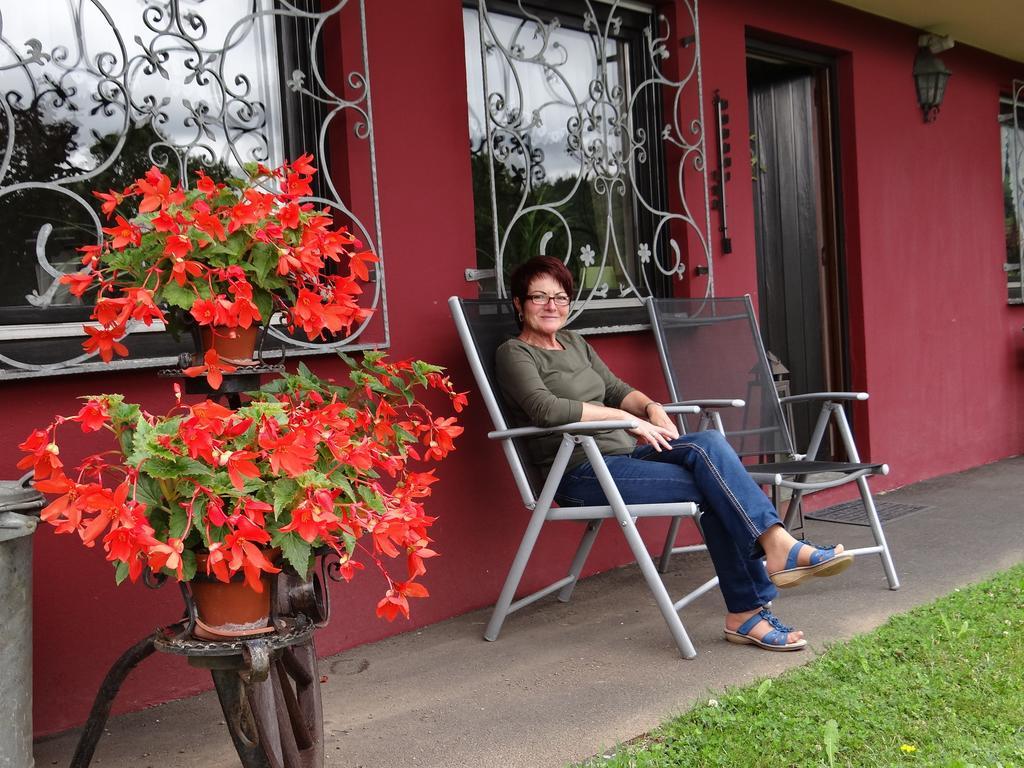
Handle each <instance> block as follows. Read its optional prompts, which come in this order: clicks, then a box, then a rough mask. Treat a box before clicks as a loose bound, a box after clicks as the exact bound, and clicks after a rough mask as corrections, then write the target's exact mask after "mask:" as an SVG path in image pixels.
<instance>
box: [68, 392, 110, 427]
mask: <svg viewBox="0 0 1024 768" xmlns="http://www.w3.org/2000/svg"><path fill="white" fill-rule="evenodd" d="M109 418H110V412H109V410H108V407H107V401H106V400H104V399H102V398H91V399H90V400H88V401H87V402H86V404H85V405H83V406H82V409H81V410H80V411H79V412H78V415H77V416H73V417H72V419H71V420H72V421H77V422H78V423H79V424H81V425H82V431H83V432H98V431H99V430H101V429H103V427H105V426H106V425H107V419H109Z"/></svg>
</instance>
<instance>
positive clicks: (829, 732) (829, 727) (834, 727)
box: [824, 719, 839, 768]
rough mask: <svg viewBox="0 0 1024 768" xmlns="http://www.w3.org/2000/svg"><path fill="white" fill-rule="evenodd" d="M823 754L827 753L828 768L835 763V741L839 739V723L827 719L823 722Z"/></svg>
mask: <svg viewBox="0 0 1024 768" xmlns="http://www.w3.org/2000/svg"><path fill="white" fill-rule="evenodd" d="M824 739H825V754H827V755H828V764H829V768H832V766H834V765H835V763H836V741H837V740H838V739H839V723H837V722H836V721H835V720H831V719H830V720H829V721H828V722H826V723H825V734H824Z"/></svg>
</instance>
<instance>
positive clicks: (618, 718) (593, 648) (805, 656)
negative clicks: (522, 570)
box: [36, 457, 1024, 768]
mask: <svg viewBox="0 0 1024 768" xmlns="http://www.w3.org/2000/svg"><path fill="white" fill-rule="evenodd" d="M884 498H885V500H887V501H896V502H902V503H905V504H917V505H928V506H930V507H931V509H930V510H926V511H921V512H917V513H915V514H912V515H909V516H907V517H903V518H900V519H897V520H894V521H892V522H891V523H889V524H887V525H886V532H887V536H888V537H889V542H890V546H891V548H892V551H893V557H894V559H895V561H896V567H897V570H898V571H899V574H900V578H901V580H902V582H903V586H902V588H901V589H900V590H899V591H897V592H891V591H889V590H888V589H887V588H886V583H885V578H884V576H883V573H882V568H881V564H880V562H879V560H878V558H877V557H865V558H861V559H859V560H858V562H857V563H856V564H855V565H854V567H853V568H851V569H850V570H849V571H847V572H846V573H845V574H843V575H842V576H840V577H837V578H834V579H818V580H815V581H814V582H813V583H811V584H809V585H807V586H804V587H801V588H800V589H797V590H792V591H789V592H786V593H785V594H784V595H783V596H782V598H781V599H779V600H778V601H777V604H776V608H777V610H778V612H779V614H780V615H781V616H782V617H783V618H784V619H785V620H786V621H788V622H790V623H793V624H796V625H797V626H799V627H800V628H801V629H803V630H804V631H805V632H806V633H807V637H808V639H809V640H810V642H811V648H812V650H811V652H801V653H789V654H780V653H768V652H764V651H759V650H757V649H754V648H752V647H746V646H737V645H731V644H728V643H726V642H725V641H724V640H723V639H722V635H721V629H722V612H723V610H724V609H723V606H722V602H721V598H720V597H719V596H717V593H716V594H712V595H708V596H706V597H703V598H701V599H700V600H698V601H697V602H696V604H694V605H693V606H691V607H690V608H688V609H687V610H686V611H685V612H684V614H683V619H684V621H685V623H686V626H687V629H688V630H689V632H690V634H691V637H692V638H693V642H694V644H695V645H696V647H697V651H698V654H699V655H698V657H697V658H696V659H695V660H693V661H683V660H682V659H680V658H679V656H678V654H677V653H676V650H675V648H674V646H673V645H672V643H671V641H670V639H669V636H668V631H667V630H666V628H665V625H664V623H663V621H662V619H661V616H660V615H659V614H658V612H657V609H656V608H655V607H654V604H653V602H652V601H651V600H650V599H649V597H648V595H647V592H646V588H645V585H644V584H643V581H642V579H641V577H640V574H639V571H638V570H637V569H636V568H635V567H626V568H620V569H617V570H615V571H613V572H610V573H606V574H602V575H599V576H595V577H592V578H589V579H586V580H584V581H582V582H581V583H580V584H579V586H578V587H577V589H576V593H575V596H574V597H573V600H572V602H571V603H569V604H566V605H563V604H560V603H557V602H556V601H555V600H554V598H550V599H547V600H544V601H541V603H539V604H537V605H535V606H532V607H530V608H527V609H525V610H524V611H523V612H522V613H520V614H516V615H514V616H513V617H511V618H510V619H509V620H508V621H507V622H506V625H505V628H504V631H503V634H502V636H501V639H500V640H499V641H498V642H495V643H487V642H484V641H483V640H481V639H480V635H481V632H482V630H483V625H484V623H485V622H486V620H487V617H488V612H484V611H478V612H475V613H472V614H468V615H465V616H461V617H459V618H456V619H452V620H450V621H446V622H443V623H440V624H436V625H433V626H430V627H427V628H425V629H422V630H419V631H415V632H410V633H407V634H404V635H400V636H397V637H394V638H391V639H389V640H385V641H383V642H380V643H376V644H373V645H366V646H361V647H358V648H355V649H352V650H351V651H348V652H346V653H343V654H341V655H339V656H335V657H332V658H328V659H324V660H323V661H322V662H321V672H322V673H323V674H326V675H328V681H327V683H325V684H324V686H323V696H324V719H325V729H326V734H327V765H328V766H332V767H333V766H353V767H357V766H358V767H361V768H391V767H393V766H394V767H402V768H404V767H405V766H420V767H421V768H428V767H430V768H461V767H463V766H465V767H466V768H490V767H492V766H493V768H509V767H510V766H516V767H518V766H523V767H524V768H526V767H532V766H552V767H553V768H554V767H558V766H564V765H566V764H567V763H569V762H571V761H574V760H579V759H582V758H585V757H589V756H591V755H594V754H597V753H600V752H602V751H603V750H605V749H606V748H607V747H609V746H613V745H614V744H615V743H616V742H622V741H626V740H628V739H631V738H633V737H635V736H638V735H640V734H642V733H644V732H646V731H648V730H650V729H651V728H653V727H654V726H656V725H657V724H658V723H659V722H661V721H662V720H663V719H664V718H666V717H668V716H670V715H672V714H675V713H678V712H681V711H683V710H685V709H686V708H687V707H689V706H690V705H691V704H692V703H693V702H695V701H697V700H700V699H702V698H705V697H707V696H708V695H709V692H712V691H717V690H720V689H722V688H723V687H725V686H731V685H738V684H743V683H749V682H750V681H752V680H756V679H758V678H760V677H764V676H767V675H775V674H778V673H780V672H782V671H783V670H785V669H787V668H789V667H791V666H794V665H798V664H802V663H805V662H807V661H809V660H810V659H811V658H813V654H814V653H815V652H817V651H820V650H821V649H823V648H824V647H825V646H826V644H827V643H829V642H831V641H835V640H840V639H843V638H848V637H850V636H851V635H854V634H857V633H861V632H864V631H867V630H869V629H871V628H873V627H876V626H878V625H879V624H881V623H883V622H884V621H885V620H886V619H887V618H888V617H889V616H891V615H892V614H896V613H901V612H904V611H906V610H908V609H910V608H912V607H914V606H916V605H920V604H922V603H927V602H930V601H931V600H933V599H934V598H936V597H939V596H941V595H943V594H946V593H947V592H950V591H951V590H953V589H954V588H955V587H958V586H961V585H964V584H969V583H972V582H976V581H980V580H982V579H984V578H985V577H987V576H989V575H990V574H992V573H995V572H996V571H999V570H1003V569H1005V568H1008V567H1010V566H1012V565H1014V564H1016V563H1019V562H1022V561H1024V457H1018V458H1016V459H1009V460H1006V461H1002V462H999V463H996V464H991V465H988V466H985V467H980V468H977V469H973V470H970V471H968V472H963V473H960V474H957V475H949V476H946V477H942V478H938V479H935V480H930V481H927V482H924V483H920V484H918V485H915V486H911V487H907V488H904V489H901V490H898V491H894V492H892V493H890V494H887V495H886V496H885V497H884ZM807 532H808V535H809V536H810V537H811V538H818V539H820V540H822V541H828V540H840V539H841V540H842V541H843V542H844V543H845V544H846V546H847V547H848V548H849V547H854V546H863V545H867V544H869V543H870V534H869V532H868V531H867V529H866V528H862V527H856V526H849V525H834V524H829V523H820V522H813V521H810V522H809V523H808V525H807ZM709 573H710V566H709V564H708V562H707V560H706V558H704V557H698V556H687V557H678V558H676V559H675V560H674V561H673V568H672V572H671V573H670V574H669V576H668V583H669V591H670V593H672V594H677V595H681V594H683V593H684V592H685V591H687V590H689V589H691V588H692V587H693V586H696V585H697V584H698V583H700V582H702V581H703V580H704V579H706V578H707V577H708V576H709ZM77 735H78V734H77V732H70V733H67V734H64V735H61V736H59V737H56V738H53V739H49V740H47V741H44V742H41V743H38V744H37V745H36V762H37V765H38V766H40V767H42V766H49V765H63V766H66V765H67V764H68V763H69V761H70V757H71V754H72V752H73V750H74V745H75V741H76V739H77ZM186 745H187V751H186ZM93 764H94V765H96V766H118V767H119V768H120V767H121V766H124V767H125V768H127V767H128V766H131V767H132V768H135V767H136V766H138V767H139V768H145V766H155V767H156V766H158V767H159V768H179V767H183V766H188V767H189V768H198V767H200V766H201V767H202V768H220V767H221V766H224V767H225V768H226V767H227V766H237V765H238V760H237V757H236V756H235V755H234V752H233V751H232V747H231V744H230V741H229V739H228V737H227V733H226V731H225V730H224V727H223V717H222V715H221V713H220V710H219V708H218V704H217V700H216V698H215V697H214V696H213V695H211V694H204V695H202V696H198V697H195V698H192V699H188V700H185V701H178V702H173V703H170V704H166V705H163V706H160V707H156V708H153V709H149V710H146V711H144V712H140V713H136V714H132V715H126V716H122V717H118V718H115V719H114V720H113V721H111V723H110V724H109V733H108V734H106V735H105V736H104V737H103V739H102V740H101V741H100V745H99V749H98V750H97V753H96V758H95V760H94V762H93Z"/></svg>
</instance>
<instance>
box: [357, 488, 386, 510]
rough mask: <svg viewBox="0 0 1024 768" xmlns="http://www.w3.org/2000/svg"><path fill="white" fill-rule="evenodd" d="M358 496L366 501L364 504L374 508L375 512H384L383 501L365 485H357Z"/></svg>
mask: <svg viewBox="0 0 1024 768" xmlns="http://www.w3.org/2000/svg"><path fill="white" fill-rule="evenodd" d="M359 496H360V497H361V498H362V500H363V501H364V502H365V503H366V506H368V507H369V508H370V509H372V510H374V511H375V512H380V513H381V514H384V502H382V501H381V500H380V496H378V495H377V494H376V493H374V492H373V491H372V490H370V489H369V488H367V487H366V486H365V485H360V486H359Z"/></svg>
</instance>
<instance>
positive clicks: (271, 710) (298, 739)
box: [211, 638, 324, 768]
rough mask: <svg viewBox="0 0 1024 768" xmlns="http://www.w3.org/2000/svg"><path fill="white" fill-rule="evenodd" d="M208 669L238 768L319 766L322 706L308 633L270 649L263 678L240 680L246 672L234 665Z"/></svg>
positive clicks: (322, 759)
mask: <svg viewBox="0 0 1024 768" xmlns="http://www.w3.org/2000/svg"><path fill="white" fill-rule="evenodd" d="M211 674H212V675H213V682H214V685H215V686H216V688H217V696H218V698H219V699H220V704H221V708H222V709H223V711H224V717H225V720H226V722H227V725H228V731H229V732H230V733H231V740H232V741H233V742H234V744H235V749H236V751H237V752H238V756H239V758H240V759H241V761H242V765H243V766H244V768H322V766H323V764H324V733H323V708H322V705H321V700H320V673H319V672H318V670H317V664H316V649H315V648H314V646H313V640H312V638H311V639H309V640H308V641H306V642H304V643H301V644H299V645H293V646H289V647H287V648H284V649H282V650H281V651H279V652H278V653H276V654H275V656H274V658H273V659H271V660H270V662H269V666H268V669H267V674H266V677H265V679H262V680H254V679H250V680H248V681H246V679H245V677H246V672H245V671H242V672H239V671H237V670H223V669H215V670H211ZM258 676H259V675H257V677H258Z"/></svg>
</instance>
